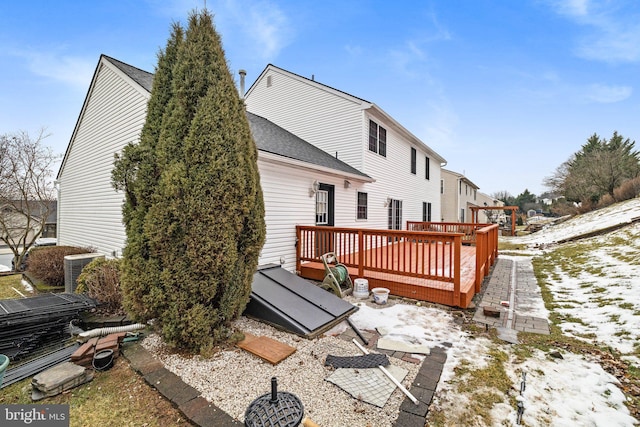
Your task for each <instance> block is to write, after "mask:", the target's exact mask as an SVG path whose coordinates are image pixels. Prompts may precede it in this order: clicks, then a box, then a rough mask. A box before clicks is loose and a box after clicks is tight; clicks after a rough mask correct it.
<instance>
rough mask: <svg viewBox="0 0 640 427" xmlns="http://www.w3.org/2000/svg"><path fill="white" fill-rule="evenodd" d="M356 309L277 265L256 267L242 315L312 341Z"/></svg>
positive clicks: (356, 308)
mask: <svg viewBox="0 0 640 427" xmlns="http://www.w3.org/2000/svg"><path fill="white" fill-rule="evenodd" d="M357 310H358V307H356V306H355V305H353V304H351V303H349V302H347V301H344V300H343V299H341V298H338V297H337V296H335V295H334V294H332V293H330V292H328V291H326V290H324V289H322V288H320V287H318V286H316V285H314V284H313V283H310V282H308V281H306V280H305V279H303V278H301V277H299V276H296V275H295V274H293V273H290V272H289V271H287V270H285V269H283V268H281V267H280V266H278V265H267V266H263V267H259V268H258V271H256V273H255V274H254V275H253V285H252V291H251V300H250V301H249V304H248V305H247V308H246V310H245V312H244V314H245V315H247V316H249V317H253V318H256V319H258V320H261V321H264V322H266V323H269V324H272V325H274V326H276V327H278V328H280V329H284V330H287V331H289V332H293V333H295V334H297V335H300V336H303V337H305V338H314V337H316V336H318V335H319V334H321V333H322V332H324V331H326V330H328V329H330V328H331V327H333V326H334V325H335V324H337V323H339V322H341V321H342V320H344V319H345V318H346V317H348V316H350V315H351V314H352V313H354V312H355V311H357Z"/></svg>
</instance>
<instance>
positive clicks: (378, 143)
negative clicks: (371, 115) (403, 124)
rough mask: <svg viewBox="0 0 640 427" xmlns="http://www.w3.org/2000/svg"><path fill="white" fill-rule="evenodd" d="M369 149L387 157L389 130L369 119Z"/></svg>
mask: <svg viewBox="0 0 640 427" xmlns="http://www.w3.org/2000/svg"><path fill="white" fill-rule="evenodd" d="M369 151H373V152H374V153H378V154H380V155H381V156H382V157H387V130H386V129H385V128H383V127H382V126H379V125H378V124H377V123H376V122H374V121H373V120H369Z"/></svg>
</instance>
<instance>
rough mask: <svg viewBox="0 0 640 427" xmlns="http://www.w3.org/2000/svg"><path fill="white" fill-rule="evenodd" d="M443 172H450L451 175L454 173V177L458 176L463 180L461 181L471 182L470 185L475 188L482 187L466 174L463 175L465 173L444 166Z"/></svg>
mask: <svg viewBox="0 0 640 427" xmlns="http://www.w3.org/2000/svg"><path fill="white" fill-rule="evenodd" d="M442 173H443V174H447V173H448V174H450V175H453V176H454V177H456V178H457V179H459V180H461V181H464V182H466V183H467V184H469V185H470V186H472V187H473V188H475V189H476V190H478V189H480V187H478V186H477V185H476V184H474V183H473V182H472V181H471V180H470V179H469V178H467V177H466V176H464V175H463V174H461V173H458V172H454V171H452V170H449V169H445V168H442Z"/></svg>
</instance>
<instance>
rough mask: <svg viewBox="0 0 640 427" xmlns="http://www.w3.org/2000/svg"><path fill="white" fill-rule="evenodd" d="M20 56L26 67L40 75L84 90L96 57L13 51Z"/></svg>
mask: <svg viewBox="0 0 640 427" xmlns="http://www.w3.org/2000/svg"><path fill="white" fill-rule="evenodd" d="M12 55H13V56H16V57H19V58H22V59H23V60H24V61H25V62H26V66H27V69H28V70H29V71H30V72H31V73H33V74H35V75H37V76H41V77H46V78H48V79H51V80H55V81H59V82H62V83H65V84H67V85H69V86H72V87H74V88H75V89H81V90H86V89H87V87H88V85H89V83H90V82H91V77H92V76H93V72H94V70H95V67H96V59H95V58H92V59H90V60H89V59H86V58H80V57H74V56H68V55H63V54H57V53H56V52H46V53H43V52H38V51H28V50H23V51H14V52H12Z"/></svg>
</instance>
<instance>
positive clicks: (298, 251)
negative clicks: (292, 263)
mask: <svg viewBox="0 0 640 427" xmlns="http://www.w3.org/2000/svg"><path fill="white" fill-rule="evenodd" d="M301 234H302V233H300V226H299V225H296V273H297V274H300V271H302V267H301V265H302V262H301V261H300V258H301V256H302V239H301V238H300V237H301Z"/></svg>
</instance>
